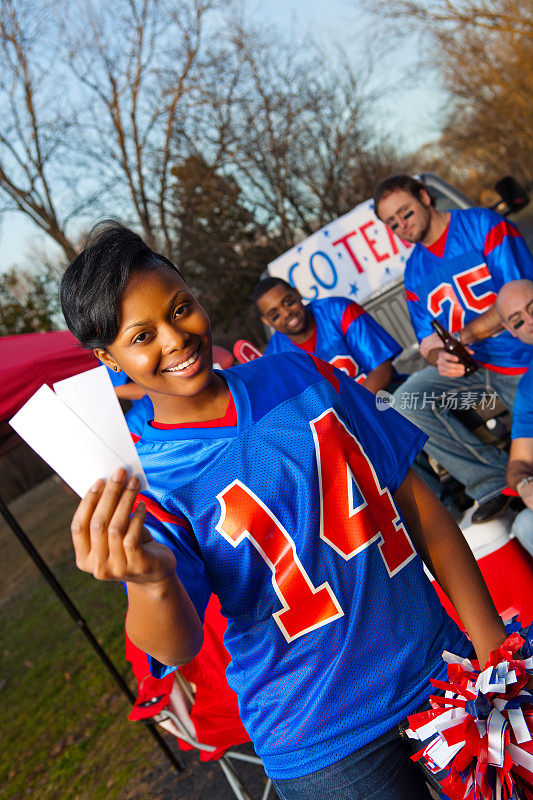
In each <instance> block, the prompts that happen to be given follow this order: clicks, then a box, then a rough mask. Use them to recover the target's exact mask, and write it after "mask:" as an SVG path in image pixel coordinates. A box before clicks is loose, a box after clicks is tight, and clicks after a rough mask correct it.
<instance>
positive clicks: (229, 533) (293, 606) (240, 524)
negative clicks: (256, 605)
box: [217, 480, 344, 642]
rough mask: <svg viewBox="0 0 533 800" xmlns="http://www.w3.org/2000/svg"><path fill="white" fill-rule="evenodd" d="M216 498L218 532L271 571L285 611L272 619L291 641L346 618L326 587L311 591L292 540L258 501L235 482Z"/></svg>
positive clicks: (274, 585) (246, 489)
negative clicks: (245, 546)
mask: <svg viewBox="0 0 533 800" xmlns="http://www.w3.org/2000/svg"><path fill="white" fill-rule="evenodd" d="M217 499H218V501H219V503H220V507H221V514H220V521H219V523H218V525H217V531H218V532H219V533H221V534H222V536H224V538H225V539H227V540H228V541H229V542H230V544H232V545H233V547H237V545H239V544H240V542H242V540H243V539H244V538H245V537H246V538H248V539H250V541H251V542H252V544H253V545H254V547H255V548H256V549H257V551H258V552H259V553H260V555H261V557H262V558H263V559H264V561H265V563H266V564H268V566H269V567H270V569H271V570H272V585H273V587H274V590H275V592H276V594H277V595H278V597H279V599H280V601H281V603H282V605H283V608H282V609H281V611H277V612H276V613H275V614H274V615H273V616H274V619H275V620H276V623H277V624H278V626H279V628H280V630H281V632H282V633H283V635H284V637H285V639H286V640H287V641H288V642H290V641H292V640H293V639H296V638H297V637H298V636H302V635H303V634H304V633H307V632H308V631H312V630H314V629H315V628H320V627H321V626H322V625H326V624H327V623H328V622H332V621H333V620H334V619H338V618H339V617H342V615H343V614H344V612H343V610H342V608H341V607H340V605H339V603H338V601H337V598H336V597H335V595H334V594H333V592H332V591H331V588H330V586H329V584H328V583H323V584H322V585H321V586H318V587H317V588H315V587H314V586H313V584H312V583H311V581H310V579H309V576H308V575H307V573H306V572H305V570H304V568H303V566H302V565H301V563H300V560H299V559H298V556H297V555H296V550H295V547H294V542H293V540H292V539H291V537H290V536H289V534H288V533H287V531H286V530H285V528H284V527H283V525H282V524H281V522H280V521H279V520H278V519H277V518H276V517H275V516H274V514H273V513H272V512H271V511H270V509H268V508H267V507H266V506H265V505H264V504H263V503H262V502H261V500H259V498H258V497H257V496H256V495H255V494H254V493H253V492H252V491H251V490H250V489H249V488H248V487H247V486H244V484H242V483H241V482H240V481H238V480H237V481H234V482H233V483H232V484H230V485H229V486H228V487H227V488H226V489H224V490H223V491H222V492H221V493H220V494H219V495H217Z"/></svg>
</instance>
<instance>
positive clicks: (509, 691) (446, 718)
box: [407, 633, 533, 800]
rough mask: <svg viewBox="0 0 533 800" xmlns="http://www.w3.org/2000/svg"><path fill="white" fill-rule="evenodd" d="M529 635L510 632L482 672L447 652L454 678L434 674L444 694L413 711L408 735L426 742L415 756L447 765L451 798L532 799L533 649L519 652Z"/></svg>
mask: <svg viewBox="0 0 533 800" xmlns="http://www.w3.org/2000/svg"><path fill="white" fill-rule="evenodd" d="M524 643H525V640H524V639H523V638H522V637H521V636H520V635H519V634H518V633H512V634H511V635H510V636H508V638H507V639H506V640H505V642H504V643H503V644H502V645H501V646H500V647H499V648H498V649H497V650H495V651H494V652H493V653H491V656H490V659H489V661H488V662H487V665H486V666H485V669H484V670H483V671H482V672H480V670H479V665H478V663H477V662H476V661H470V660H469V659H466V658H461V657H460V656H455V655H453V654H452V653H444V654H443V658H444V660H445V661H446V662H447V664H448V681H437V680H433V681H432V684H433V685H434V686H435V687H436V688H438V689H442V690H444V692H445V694H444V696H438V695H432V696H431V697H430V703H431V710H429V711H423V712H420V713H418V714H413V715H411V716H410V717H408V720H409V726H410V727H409V729H408V730H407V734H408V736H410V737H411V738H417V739H420V741H422V742H425V744H424V746H423V747H422V748H421V749H420V750H419V751H418V753H415V755H414V756H412V758H413V760H414V761H418V760H419V759H423V760H424V761H425V763H426V765H427V766H428V768H429V769H430V770H431V771H432V772H435V773H436V772H440V771H441V770H444V769H446V771H447V776H446V778H445V779H444V780H443V781H441V786H442V789H443V791H444V792H445V793H446V796H447V797H449V798H451V800H464V798H470V800H515V798H516V800H518V798H521V799H522V798H523V800H533V696H532V695H531V694H530V693H529V691H527V689H526V688H525V686H526V684H527V682H528V680H529V678H530V675H532V674H533V656H530V657H528V658H524V657H522V656H521V654H520V653H519V651H520V649H521V648H522V646H523V645H524ZM526 651H527V648H526ZM430 737H431V738H430ZM428 738H429V742H426V740H427V739H428Z"/></svg>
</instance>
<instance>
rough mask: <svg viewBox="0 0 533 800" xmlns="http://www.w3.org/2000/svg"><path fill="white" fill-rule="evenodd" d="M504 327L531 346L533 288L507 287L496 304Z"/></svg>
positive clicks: (532, 341) (530, 286)
mask: <svg viewBox="0 0 533 800" xmlns="http://www.w3.org/2000/svg"><path fill="white" fill-rule="evenodd" d="M498 311H499V313H500V317H501V319H502V322H503V325H504V327H505V328H506V329H507V330H508V331H509V333H511V334H512V335H513V336H516V338H517V339H520V341H522V342H525V344H531V345H533V286H532V285H531V284H529V283H526V284H518V285H517V286H516V287H513V288H511V287H508V291H507V292H506V293H505V295H503V296H502V299H501V301H500V302H499V303H498Z"/></svg>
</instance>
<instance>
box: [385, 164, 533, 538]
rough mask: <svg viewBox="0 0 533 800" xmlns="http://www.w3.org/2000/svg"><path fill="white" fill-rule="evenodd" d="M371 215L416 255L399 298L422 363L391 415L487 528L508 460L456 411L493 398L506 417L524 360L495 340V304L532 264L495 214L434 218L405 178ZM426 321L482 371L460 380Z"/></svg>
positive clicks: (389, 185)
mask: <svg viewBox="0 0 533 800" xmlns="http://www.w3.org/2000/svg"><path fill="white" fill-rule="evenodd" d="M374 208H375V212H376V214H377V216H378V217H379V218H380V219H381V220H382V221H383V222H384V223H385V225H387V226H388V227H389V228H391V230H393V231H394V232H395V233H397V234H398V236H400V237H401V238H402V239H404V240H405V241H408V242H411V243H412V244H414V245H415V247H414V248H413V250H412V252H411V254H410V256H409V259H408V261H407V264H406V268H405V292H406V299H407V306H408V308H409V313H410V316H411V322H412V324H413V328H414V330H415V333H416V336H417V338H418V340H419V343H420V353H421V355H422V356H423V357H424V358H425V360H426V361H427V363H428V366H427V367H425V368H424V369H422V370H420V371H419V372H417V373H415V374H414V375H411V377H410V378H409V379H408V380H407V381H406V382H405V383H404V384H403V385H402V386H401V387H400V388H399V389H397V391H396V392H395V401H396V409H397V410H398V411H400V412H401V413H403V414H404V415H405V416H406V417H408V419H410V420H411V421H412V422H414V423H415V424H416V425H418V426H419V427H420V428H422V430H423V431H425V433H427V434H428V435H429V437H430V438H429V440H428V444H427V445H426V452H427V453H428V455H431V456H433V457H434V458H435V459H436V460H437V461H438V463H439V464H441V465H442V466H443V467H444V468H445V469H447V470H448V472H449V474H450V475H452V476H453V477H454V478H456V479H457V480H458V481H460V482H461V483H462V484H463V485H464V487H465V490H466V492H467V494H468V495H469V496H470V497H471V498H472V499H473V500H475V501H477V503H478V506H477V508H476V509H475V511H474V513H473V516H472V522H473V523H480V522H486V521H487V520H489V519H493V518H494V517H497V516H499V515H500V514H502V513H503V512H504V511H505V510H506V508H507V506H508V504H509V502H510V499H509V498H508V497H507V496H506V495H503V494H502V493H501V492H502V489H504V488H505V486H506V478H505V471H506V465H507V456H506V454H505V453H504V452H502V451H500V450H498V449H497V448H496V447H493V446H491V445H487V444H483V443H482V442H481V441H480V440H479V439H477V437H475V436H474V435H473V434H472V433H471V432H470V431H469V430H468V429H467V428H466V427H465V425H463V424H462V422H461V421H460V420H459V419H458V418H457V416H456V415H454V414H453V411H455V410H460V409H461V403H463V406H462V407H463V408H465V407H471V406H472V404H473V402H472V401H473V400H474V398H475V399H477V400H478V401H479V402H483V400H484V399H486V398H489V397H492V396H494V395H495V394H497V395H499V396H500V398H501V399H502V401H503V403H504V404H505V405H506V406H507V408H508V409H509V410H512V408H513V403H514V397H515V393H516V387H517V384H518V381H519V380H520V378H521V376H522V375H523V374H524V373H525V372H526V371H527V369H528V367H529V364H530V361H531V352H530V349H529V346H528V345H526V344H524V343H523V342H521V341H520V340H519V339H517V338H515V337H513V336H511V334H510V333H509V331H507V330H502V323H501V320H500V316H499V314H498V311H497V310H496V307H495V300H496V296H497V294H498V291H499V290H500V289H501V287H502V286H503V285H504V284H506V283H508V282H509V281H514V280H519V279H523V278H530V279H533V258H532V257H531V254H530V252H529V250H528V248H527V245H526V243H525V242H524V239H523V238H522V236H521V235H520V233H519V231H518V230H517V229H516V228H515V226H514V225H512V224H511V223H510V222H508V221H507V220H506V219H504V218H503V217H501V216H500V215H499V214H496V213H495V212H494V211H491V210H490V209H485V208H469V209H464V210H454V211H440V210H438V209H437V208H436V207H435V204H434V201H433V199H432V197H431V196H430V194H429V192H428V191H427V189H426V187H425V186H424V184H423V183H421V182H420V181H418V180H416V179H414V178H412V177H410V176H409V175H395V176H392V177H390V178H387V179H385V180H384V181H382V182H381V183H380V184H379V186H378V187H377V189H376V191H375V194H374ZM432 320H438V321H439V322H440V323H441V325H443V327H444V328H446V329H447V330H448V331H449V332H450V333H452V334H453V335H454V336H455V337H456V338H457V339H458V340H459V341H460V342H461V343H462V344H463V345H466V346H467V347H468V349H469V351H470V352H471V353H472V355H473V356H474V358H475V360H476V361H477V362H478V364H479V367H480V368H479V369H478V370H477V371H476V372H474V373H472V374H471V375H468V376H465V369H464V366H463V365H462V364H460V363H459V361H458V359H457V357H456V356H455V355H452V354H451V353H448V352H447V351H445V350H444V347H443V344H442V342H441V340H440V338H439V337H438V336H437V334H436V333H434V332H433V329H432V327H431V322H432ZM452 398H454V400H455V402H451V400H452ZM465 398H467V400H465ZM465 402H468V403H469V404H470V405H468V406H465V405H464V403H465Z"/></svg>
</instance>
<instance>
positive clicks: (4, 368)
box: [0, 331, 99, 421]
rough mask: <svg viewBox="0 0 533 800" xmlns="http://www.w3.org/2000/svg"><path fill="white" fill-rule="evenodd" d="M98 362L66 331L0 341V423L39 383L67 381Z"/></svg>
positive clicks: (30, 394)
mask: <svg viewBox="0 0 533 800" xmlns="http://www.w3.org/2000/svg"><path fill="white" fill-rule="evenodd" d="M98 363H99V362H98V360H97V359H96V358H95V357H94V356H93V354H92V353H90V352H89V351H88V350H83V349H82V348H81V346H80V343H79V342H78V341H77V340H76V339H75V338H74V336H73V335H72V334H71V333H69V331H51V332H49V333H25V334H21V335H20V336H3V337H2V338H0V386H1V387H2V392H1V394H0V421H3V420H6V419H10V418H11V417H12V416H13V414H15V413H16V412H17V411H18V410H19V408H20V407H21V406H23V405H24V403H25V402H26V400H29V398H30V397H31V396H32V395H33V394H34V393H35V392H36V391H37V389H39V387H40V386H42V385H43V383H47V384H48V385H49V386H51V385H52V384H53V383H54V382H55V381H60V380H63V378H70V376H71V375H77V374H78V373H79V372H85V370H87V369H92V368H93V367H96V366H98Z"/></svg>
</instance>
